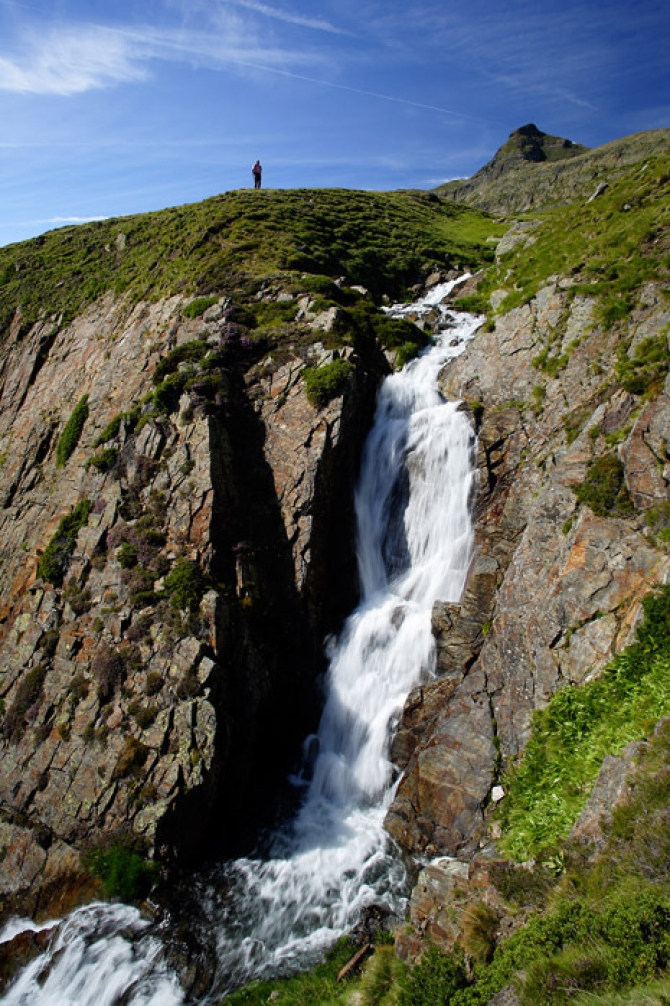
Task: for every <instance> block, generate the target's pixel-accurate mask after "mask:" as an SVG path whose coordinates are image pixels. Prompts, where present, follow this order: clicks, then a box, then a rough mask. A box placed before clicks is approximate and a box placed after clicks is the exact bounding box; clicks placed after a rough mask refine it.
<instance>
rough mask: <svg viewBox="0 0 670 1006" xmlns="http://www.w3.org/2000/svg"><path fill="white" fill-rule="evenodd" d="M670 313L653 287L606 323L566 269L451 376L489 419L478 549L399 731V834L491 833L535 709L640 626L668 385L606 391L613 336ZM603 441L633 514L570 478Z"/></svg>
mask: <svg viewBox="0 0 670 1006" xmlns="http://www.w3.org/2000/svg"><path fill="white" fill-rule="evenodd" d="M494 297H495V295H494ZM669 321H670V315H669V312H668V309H667V307H666V306H665V305H664V304H663V301H662V299H661V297H660V291H659V290H658V289H657V288H655V287H654V286H653V285H651V284H650V285H649V286H648V287H647V288H646V289H645V290H644V291H643V295H642V297H641V298H640V302H639V305H638V307H637V308H636V309H635V310H634V311H633V312H632V313H631V315H630V316H629V320H628V323H627V325H625V326H622V327H621V328H620V329H616V328H613V329H611V330H609V331H604V330H603V329H602V328H601V327H600V326H599V325H598V324H597V323H595V321H594V316H593V305H592V304H591V303H590V302H589V300H588V299H587V298H584V297H580V296H575V297H570V296H569V283H567V282H565V283H564V282H562V281H559V280H558V279H556V280H554V281H552V282H551V283H550V284H549V285H548V286H546V287H545V288H544V289H542V290H540V291H539V293H538V294H537V296H536V297H535V298H534V299H533V300H532V301H531V302H530V303H529V304H528V305H526V306H524V307H522V308H518V309H516V310H514V311H510V312H509V313H508V314H506V315H504V316H502V317H501V318H500V319H499V320H498V321H497V323H496V325H495V328H494V329H493V330H492V331H490V332H481V333H480V334H478V335H477V337H476V338H475V340H474V341H473V342H472V343H471V344H470V345H469V347H468V348H467V350H466V352H465V353H464V354H463V356H461V357H459V358H458V359H457V360H455V361H454V362H453V363H452V364H451V365H450V366H449V367H448V369H447V370H446V371H445V373H444V374H443V389H444V391H445V393H446V394H447V395H449V396H451V397H458V398H462V399H464V401H465V402H466V403H469V405H470V407H471V408H472V409H473V412H474V415H475V416H476V417H477V421H478V423H479V425H480V429H479V464H480V492H479V498H478V500H477V505H476V515H475V516H476V546H475V547H476V552H475V560H474V563H473V567H472V571H471V575H470V579H469V583H468V585H467V588H466V592H465V596H464V598H463V600H462V603H461V605H460V606H458V605H449V606H446V607H445V606H444V605H436V607H435V609H434V613H433V615H434V631H435V634H436V638H437V646H438V656H437V679H436V680H435V681H434V682H433V683H430V684H428V685H426V686H424V687H423V688H422V689H420V690H418V691H417V692H415V693H413V694H412V695H411V696H410V697H409V699H408V701H407V704H406V706H405V710H404V714H403V717H402V721H401V725H400V731H399V734H398V737H397V739H396V742H395V746H394V752H393V753H394V757H395V759H396V761H397V763H398V765H399V766H400V767H401V768H402V769H403V771H404V774H403V776H402V778H401V781H400V784H399V787H398V790H397V795H396V798H395V801H394V803H393V804H392V806H391V808H390V810H389V813H388V817H387V828H388V830H389V831H390V833H391V834H392V835H393V836H394V837H395V838H396V840H397V841H398V842H399V843H400V844H401V845H402V846H403V847H404V848H406V849H409V850H411V851H413V852H419V853H423V854H426V855H430V856H439V855H449V856H459V857H461V858H463V857H464V858H466V859H467V858H469V857H470V856H472V855H473V853H474V852H475V851H476V850H477V848H478V847H479V846H480V844H486V843H487V842H488V840H489V837H488V833H487V825H486V811H487V807H488V805H489V802H490V800H491V791H492V788H493V786H494V785H495V784H496V782H497V777H498V773H499V771H500V768H501V767H504V766H505V765H507V763H508V761H509V759H510V758H512V757H516V756H517V755H519V754H521V753H522V752H523V750H524V747H525V744H526V741H527V739H528V736H529V731H530V723H531V716H532V713H533V711H534V710H535V709H538V708H541V707H543V706H544V705H545V704H546V703H547V702H548V700H549V698H550V697H551V695H553V693H554V692H555V691H556V690H557V689H558V688H559V687H561V686H563V685H565V684H568V683H572V684H580V683H582V682H583V681H585V680H587V679H588V678H590V677H592V676H594V675H597V674H598V672H599V671H600V670H601V669H602V668H603V667H604V666H605V664H606V663H607V662H608V661H609V660H610V658H611V657H612V656H613V655H614V654H615V653H616V652H617V651H619V650H620V649H621V648H622V647H623V646H625V645H626V643H627V642H628V641H629V640H630V639H631V635H632V629H633V627H634V625H635V622H636V619H637V618H638V613H639V602H640V600H641V598H642V597H643V596H644V595H645V594H646V593H647V592H648V591H649V590H650V589H652V587H653V586H654V584H657V583H659V582H666V581H667V578H668V575H669V574H670V561H669V559H668V556H667V553H666V552H665V550H664V549H663V547H662V546H661V545H657V544H656V543H655V541H654V539H653V538H651V537H650V535H649V530H648V527H647V525H646V523H645V520H644V517H645V513H649V512H652V513H654V512H658V508H659V506H660V512H661V513H662V512H664V511H663V504H666V503H667V501H668V500H669V499H670V488H669V487H670V469H669V468H668V463H667V460H668V455H667V445H666V440H665V439H664V432H663V431H667V429H668V428H669V427H668V424H669V423H670V396H669V394H668V392H669V391H670V387H668V385H667V384H666V388H665V390H664V391H663V392H662V393H661V394H659V395H658V397H657V398H656V399H655V400H654V401H650V402H647V403H645V402H643V401H641V400H640V399H639V398H637V397H636V396H633V395H630V394H627V393H626V392H625V391H616V392H614V393H611V392H609V393H608V394H607V395H605V394H604V393H603V391H602V388H603V381H604V375H606V374H607V368H608V367H611V366H612V363H611V361H614V360H615V359H616V356H617V349H618V347H619V346H623V347H624V349H626V347H627V352H628V353H629V354H632V353H633V352H634V346H635V345H636V344H639V342H640V340H641V339H646V338H650V337H658V336H664V333H666V332H667V326H668V322H669ZM556 331H559V332H561V333H563V335H562V345H561V349H560V352H561V353H562V354H564V356H563V359H562V361H561V362H562V365H561V368H560V369H558V370H557V372H556V373H555V375H554V376H545V374H544V372H543V371H542V370H541V369H539V368H538V364H537V359H538V357H540V355H541V353H542V351H543V350H544V349H545V347H546V346H547V344H548V342H549V341H550V340H552V339H555V332H556ZM594 361H602V366H600V365H599V366H593V364H594ZM608 453H611V454H613V455H615V456H617V457H618V458H619V459H620V462H621V465H622V470H623V473H624V477H625V485H626V487H627V489H628V492H629V494H630V498H631V500H632V501H633V504H634V508H631V511H630V515H628V516H625V517H613V516H599V515H597V514H596V513H594V512H593V511H592V510H591V509H590V508H589V507H588V506H585V505H579V503H578V501H577V498H576V496H575V493H574V491H573V489H574V487H575V486H576V485H578V484H579V483H581V482H582V481H583V480H584V478H585V476H586V473H587V470H588V466H589V464H590V462H591V461H592V460H593V459H594V458H595V457H598V456H602V455H603V454H608ZM654 507H655V508H656V510H655V511H654V510H652V508H654ZM652 526H653V522H652Z"/></svg>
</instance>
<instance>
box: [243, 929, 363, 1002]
mask: <svg viewBox="0 0 670 1006" xmlns="http://www.w3.org/2000/svg"><path fill="white" fill-rule="evenodd" d="M356 949H357V948H356V946H355V945H354V944H353V943H352V941H351V940H349V939H347V938H345V939H342V940H340V941H339V942H338V943H336V944H335V946H334V947H333V948H332V949H331V950H330V951H329V952H328V953H327V954H326V957H325V960H324V961H323V963H322V964H318V965H317V966H316V967H315V968H314V969H313V970H312V971H308V972H305V973H303V974H300V975H295V976H294V977H293V978H286V979H284V980H279V981H256V982H251V984H250V985H246V986H245V987H244V988H242V989H239V990H238V991H237V992H231V993H229V994H228V995H227V996H226V999H225V1003H226V1006H266V1003H268V1002H270V1001H271V1002H272V1003H273V1006H307V1004H315V1006H316V1004H317V1003H323V1004H324V1006H325V1004H326V1003H328V1004H330V1003H337V1002H343V1000H344V993H345V992H348V991H349V989H348V987H347V985H346V984H345V985H339V986H338V982H337V976H338V974H339V973H340V971H341V970H342V968H343V967H344V966H345V964H347V963H348V962H349V960H350V959H351V958H352V957H353V955H354V953H355V952H356ZM270 997H272V998H270Z"/></svg>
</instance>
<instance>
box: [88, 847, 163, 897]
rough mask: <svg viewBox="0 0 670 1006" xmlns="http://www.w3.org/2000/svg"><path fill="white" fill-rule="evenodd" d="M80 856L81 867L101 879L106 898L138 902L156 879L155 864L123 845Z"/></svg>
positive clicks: (156, 866) (154, 883)
mask: <svg viewBox="0 0 670 1006" xmlns="http://www.w3.org/2000/svg"><path fill="white" fill-rule="evenodd" d="M83 859H84V866H85V867H86V869H87V870H88V872H89V873H90V874H91V876H92V877H95V879H96V880H99V881H100V883H101V884H102V889H103V891H104V892H105V894H106V896H107V897H108V898H120V899H121V901H130V902H132V901H139V900H140V899H142V898H145V897H146V896H147V894H149V892H150V890H151V888H152V887H154V886H155V885H156V883H157V881H158V877H159V869H158V865H157V864H156V863H153V862H151V861H150V860H147V859H144V857H143V856H140V854H139V853H138V852H134V851H133V850H132V849H129V848H126V847H125V846H123V845H112V846H111V847H109V848H98V849H93V850H91V851H90V852H88V853H86V854H85V855H84V857H83Z"/></svg>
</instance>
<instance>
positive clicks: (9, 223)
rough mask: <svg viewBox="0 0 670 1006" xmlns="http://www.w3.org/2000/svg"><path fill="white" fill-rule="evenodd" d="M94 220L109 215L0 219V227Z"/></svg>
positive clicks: (48, 224)
mask: <svg viewBox="0 0 670 1006" xmlns="http://www.w3.org/2000/svg"><path fill="white" fill-rule="evenodd" d="M96 220H109V217H107V216H93V217H39V218H38V219H37V220H18V221H17V220H12V221H7V222H5V221H1V220H0V227H64V226H65V225H66V224H90V223H93V222H94V221H96Z"/></svg>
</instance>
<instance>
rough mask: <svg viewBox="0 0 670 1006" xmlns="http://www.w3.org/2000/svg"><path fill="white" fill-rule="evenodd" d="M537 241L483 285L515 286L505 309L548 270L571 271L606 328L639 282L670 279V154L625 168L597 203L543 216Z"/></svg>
mask: <svg viewBox="0 0 670 1006" xmlns="http://www.w3.org/2000/svg"><path fill="white" fill-rule="evenodd" d="M539 219H540V220H541V221H542V224H541V226H539V227H538V228H536V229H535V230H534V231H533V239H534V240H533V243H532V244H530V245H528V246H526V247H523V246H521V245H518V246H516V247H515V248H514V249H512V250H511V251H510V252H509V253H508V254H507V255H505V256H503V257H502V260H501V263H500V268H499V271H497V272H495V273H492V274H491V275H490V276H489V277H488V278H487V281H486V287H485V288H483V289H480V294H481V293H483V292H485V290H492V289H495V288H496V287H499V286H505V285H506V281H505V277H506V276H507V275H513V277H514V290H513V292H511V293H510V294H509V295H508V296H507V298H506V299H505V300H504V302H503V303H502V305H501V307H500V313H504V312H506V311H508V310H510V309H511V308H513V307H517V306H519V305H521V304H525V303H527V302H528V301H529V300H530V299H531V298H532V297H533V296H534V295H535V294H536V293H537V291H538V290H539V288H540V287H541V286H542V285H543V284H544V283H546V281H547V280H548V279H549V277H550V276H557V275H561V276H574V277H575V278H576V280H577V282H576V283H575V285H574V286H572V287H571V291H572V293H573V294H577V293H582V294H587V295H589V296H593V297H594V298H595V299H596V301H597V304H598V310H597V320H598V321H599V322H600V323H601V324H602V325H604V326H605V327H609V326H611V325H612V324H614V323H615V322H617V321H620V320H622V319H625V318H626V317H627V316H628V314H629V312H630V310H631V308H632V306H633V305H634V303H635V300H636V297H637V294H638V292H639V290H640V289H641V287H642V286H643V285H644V283H646V282H647V281H649V280H660V281H661V282H667V281H668V279H669V278H670V255H669V253H670V242H669V241H668V237H667V235H668V224H670V156H669V155H667V154H662V155H656V156H654V157H650V158H648V159H647V160H646V161H645V162H644V163H642V164H639V165H636V166H635V167H633V168H631V169H630V170H629V171H627V172H626V173H625V174H624V175H622V177H620V178H619V179H618V180H617V181H615V182H613V183H612V184H611V185H610V187H609V188H608V189H607V190H606V191H605V192H604V193H603V194H602V195H601V196H599V197H598V198H597V199H595V200H594V201H593V202H588V201H583V202H577V203H574V204H571V205H570V206H569V207H562V208H560V209H555V210H551V211H549V212H545V213H542V214H541V215H540V216H539Z"/></svg>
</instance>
